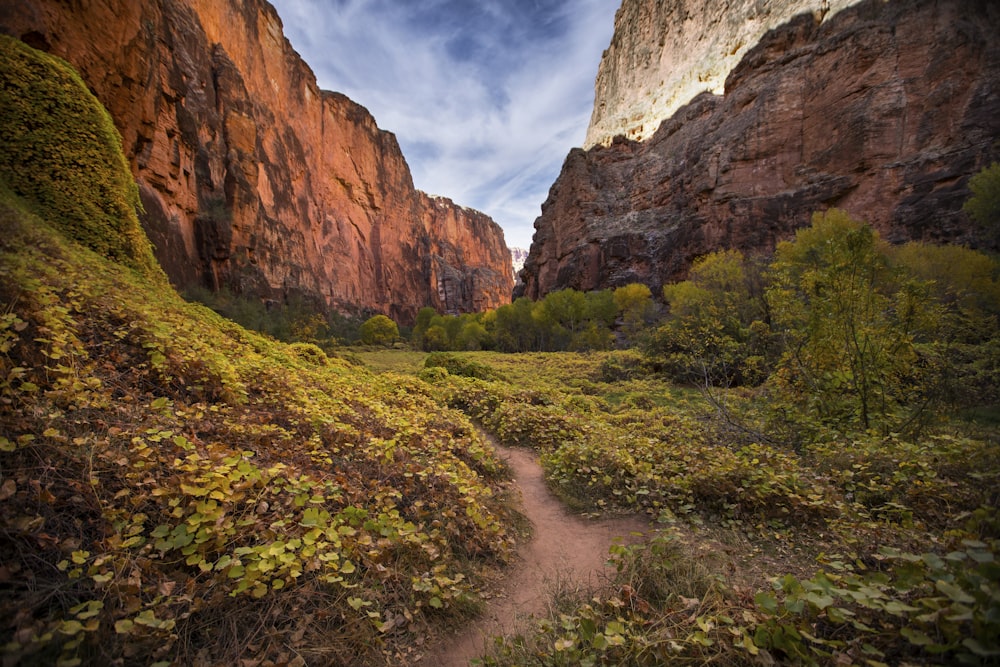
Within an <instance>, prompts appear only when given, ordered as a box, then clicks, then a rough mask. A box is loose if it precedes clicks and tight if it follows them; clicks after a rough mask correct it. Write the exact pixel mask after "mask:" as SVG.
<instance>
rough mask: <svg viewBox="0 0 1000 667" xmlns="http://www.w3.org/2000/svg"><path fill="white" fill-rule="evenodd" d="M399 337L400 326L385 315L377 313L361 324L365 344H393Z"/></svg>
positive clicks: (362, 339)
mask: <svg viewBox="0 0 1000 667" xmlns="http://www.w3.org/2000/svg"><path fill="white" fill-rule="evenodd" d="M398 338H399V327H398V326H396V323H395V322H393V321H392V320H391V319H389V318H388V317H386V316H385V315H375V316H374V317H371V318H369V319H368V320H366V321H365V323H364V324H362V325H361V342H362V343H364V344H365V345H391V344H393V343H394V342H396V340H397V339H398Z"/></svg>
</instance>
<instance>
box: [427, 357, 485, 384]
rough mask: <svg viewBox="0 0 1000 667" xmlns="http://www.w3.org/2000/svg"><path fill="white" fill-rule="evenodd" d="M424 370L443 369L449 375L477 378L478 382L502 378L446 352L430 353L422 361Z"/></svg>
mask: <svg viewBox="0 0 1000 667" xmlns="http://www.w3.org/2000/svg"><path fill="white" fill-rule="evenodd" d="M424 367H425V368H434V367H439V368H444V369H445V370H447V371H448V372H449V373H450V374H451V375H459V376H462V377H467V378H478V379H480V380H500V379H502V377H501V376H500V374H499V373H497V372H496V371H495V370H493V369H492V368H490V367H489V366H487V365H486V364H481V363H479V362H476V361H472V360H471V359H463V358H462V357H459V356H456V355H454V354H448V353H446V352H432V353H431V354H428V355H427V358H426V359H424Z"/></svg>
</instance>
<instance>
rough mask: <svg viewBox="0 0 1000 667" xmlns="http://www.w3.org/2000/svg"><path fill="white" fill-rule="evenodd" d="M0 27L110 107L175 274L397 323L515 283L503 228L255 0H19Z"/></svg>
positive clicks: (179, 280) (182, 280) (483, 302)
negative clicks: (315, 64) (413, 160)
mask: <svg viewBox="0 0 1000 667" xmlns="http://www.w3.org/2000/svg"><path fill="white" fill-rule="evenodd" d="M0 30H2V31H3V32H5V33H7V34H10V35H13V36H15V37H18V38H20V39H22V40H23V41H25V42H26V43H28V44H29V45H31V46H33V47H35V48H40V49H42V50H44V51H47V52H50V53H52V54H54V55H57V56H59V57H61V58H63V59H65V60H66V61H68V62H69V63H70V64H71V65H72V66H73V67H74V68H75V69H76V70H77V71H79V73H80V75H81V77H82V78H83V80H84V81H85V82H86V83H87V85H88V87H90V88H91V90H92V91H93V92H94V93H95V95H96V96H97V97H98V99H99V100H100V101H101V102H102V104H104V106H105V107H106V108H107V109H108V111H109V112H110V113H111V116H112V118H113V119H114V121H115V124H116V126H117V128H118V131H119V132H120V133H121V135H122V138H123V145H124V147H125V152H126V157H127V158H128V159H129V161H130V165H131V168H132V171H133V173H134V175H135V178H136V181H137V182H138V185H139V189H140V196H141V200H142V204H143V207H144V209H145V211H144V212H143V213H141V215H140V219H141V221H142V223H143V227H144V229H145V230H146V233H147V235H148V236H149V237H150V239H151V240H152V242H153V243H154V245H155V248H156V256H157V259H158V260H159V262H160V263H161V265H162V266H163V268H164V270H165V271H166V272H167V275H168V276H169V277H170V279H171V281H172V282H173V283H174V285H175V286H177V287H178V288H179V289H182V290H183V289H185V288H187V287H191V286H196V285H197V286H205V287H209V288H211V289H214V290H220V289H228V290H230V291H232V292H235V293H238V294H242V295H247V296H254V297H259V298H261V299H264V300H271V301H280V300H282V299H288V298H290V297H292V296H298V297H305V298H307V299H310V300H312V301H314V302H317V303H319V304H322V305H323V306H324V307H328V308H334V309H337V310H341V311H343V312H349V313H362V312H381V313H384V314H387V315H389V316H390V317H392V318H394V319H396V320H397V321H400V322H402V323H409V322H412V320H413V318H414V317H415V314H416V312H417V310H419V309H420V308H421V307H423V306H432V307H434V308H436V309H437V310H439V311H441V312H450V313H459V312H473V311H481V310H485V309H487V308H494V307H497V306H499V305H502V304H503V303H506V302H508V301H509V300H510V294H511V291H512V289H513V276H512V269H511V256H510V252H509V251H508V249H507V247H506V244H505V242H504V237H503V231H502V230H501V229H500V227H499V226H498V225H497V224H496V223H495V222H494V221H493V220H491V219H490V218H489V217H488V216H487V215H485V214H483V213H480V212H478V211H474V210H471V209H468V208H465V207H462V206H459V205H457V204H455V203H454V202H452V201H451V200H449V199H446V198H441V197H432V196H430V195H427V194H425V193H422V192H420V191H418V190H416V189H415V188H414V185H413V181H412V177H411V175H410V171H409V167H408V166H407V164H406V160H405V158H404V157H403V155H402V153H401V151H400V148H399V145H398V143H397V141H396V138H395V136H394V135H392V134H391V133H389V132H386V131H384V130H381V129H380V128H379V127H378V126H377V124H376V122H375V119H374V118H373V117H372V116H371V114H370V113H369V112H368V111H367V110H366V109H365V108H364V107H363V106H361V105H360V104H358V103H356V102H354V101H352V100H350V99H348V98H347V97H345V96H344V95H342V94H338V93H335V92H329V91H325V90H321V89H320V88H319V87H318V85H317V82H316V77H315V76H314V74H313V72H312V70H311V69H310V68H309V66H308V65H307V64H306V63H305V62H304V61H303V60H302V59H301V58H300V57H299V56H298V54H297V53H296V52H295V51H294V49H293V48H292V46H291V44H290V43H289V42H288V40H287V39H286V38H285V37H284V34H283V29H282V24H281V20H280V18H279V17H278V15H277V13H276V12H275V10H274V8H273V7H272V6H271V5H270V4H268V3H267V2H265V1H264V0H245V1H239V0H154V1H151V2H142V3H137V2H132V1H131V0H93V1H91V2H86V3H82V4H81V3H64V2H57V1H55V0H25V1H23V2H18V3H4V4H3V6H0Z"/></svg>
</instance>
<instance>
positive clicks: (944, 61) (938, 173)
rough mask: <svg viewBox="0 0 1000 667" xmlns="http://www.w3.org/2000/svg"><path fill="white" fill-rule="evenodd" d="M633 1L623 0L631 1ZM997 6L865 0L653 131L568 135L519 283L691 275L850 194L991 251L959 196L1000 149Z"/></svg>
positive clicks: (539, 287) (771, 44) (849, 202)
mask: <svg viewBox="0 0 1000 667" xmlns="http://www.w3.org/2000/svg"><path fill="white" fill-rule="evenodd" d="M630 1H631V0H626V4H629V2H630ZM998 35H1000V7H997V6H996V5H995V4H994V3H990V2H988V1H986V0H983V1H976V0H939V1H933V0H914V1H908V2H898V1H895V0H890V1H889V2H883V1H882V0H867V1H866V2H863V3H861V4H859V5H857V6H854V7H852V8H849V9H845V10H843V11H842V12H840V13H839V14H837V15H836V16H835V17H833V18H831V19H828V20H825V21H822V22H817V20H816V18H815V17H814V16H813V15H812V14H807V15H802V16H799V17H797V18H795V19H793V20H792V21H790V22H789V23H787V24H785V25H783V26H781V27H779V28H777V29H775V30H772V31H770V32H768V33H767V34H766V35H765V36H764V37H763V38H762V40H761V41H760V43H759V44H758V45H756V46H755V47H754V48H753V49H751V50H749V51H748V52H747V54H746V55H745V56H744V57H743V59H742V61H741V62H740V64H739V65H738V66H737V67H736V68H735V69H734V70H733V71H732V72H731V73H730V75H729V77H728V79H727V81H726V87H725V89H726V92H725V95H724V96H721V97H720V96H715V95H711V94H708V93H705V94H702V95H700V96H698V97H696V98H695V99H694V100H693V101H692V102H691V103H689V104H687V105H685V106H683V107H682V108H680V109H679V110H678V111H677V113H676V114H674V115H673V116H672V117H671V118H669V119H667V120H665V121H663V122H662V124H661V125H660V126H659V129H658V130H657V131H656V133H655V134H654V135H653V136H652V137H651V138H650V139H648V140H647V141H645V142H634V141H630V140H628V139H626V138H624V137H618V138H617V139H615V140H614V141H613V142H612V143H611V145H609V146H607V147H602V146H597V147H594V148H591V149H590V150H589V151H584V150H579V149H577V150H574V151H573V152H571V153H570V155H569V156H568V157H567V159H566V162H565V164H564V166H563V170H562V173H561V175H560V176H559V178H558V180H557V181H556V183H555V184H554V185H553V186H552V189H551V191H550V193H549V198H548V200H547V201H546V202H545V204H543V206H542V215H541V216H540V217H539V218H538V219H537V220H536V222H535V229H536V232H535V237H534V240H533V243H532V247H531V253H530V256H529V258H528V261H527V263H526V266H525V269H524V271H523V272H522V274H521V276H522V278H523V280H524V282H525V285H524V288H523V293H524V294H526V295H527V296H530V297H532V298H538V297H539V296H542V295H544V294H546V293H548V292H550V291H553V290H556V289H562V288H566V287H573V288H576V289H583V290H589V289H597V288H605V287H614V286H618V285H622V284H626V283H629V282H635V281H641V282H645V283H647V284H649V285H650V286H652V287H653V288H654V289H658V288H659V286H660V285H662V284H663V283H665V282H669V281H671V280H676V279H679V278H682V277H683V276H684V275H685V273H686V270H687V268H688V267H689V266H690V263H691V262H692V260H693V259H695V258H696V257H698V256H700V255H703V254H705V253H708V252H711V251H713V250H718V249H721V248H740V249H742V250H744V251H748V252H754V251H763V252H769V251H770V250H771V249H773V247H774V244H775V243H776V242H777V241H778V240H781V239H784V238H788V237H790V236H791V234H792V233H793V231H794V229H796V228H798V227H801V226H803V225H807V224H808V223H809V219H810V216H811V214H812V212H814V211H816V210H821V209H825V208H829V207H839V208H843V209H846V210H847V211H848V212H849V213H851V214H852V215H853V216H855V217H857V218H858V219H862V220H866V221H868V222H869V223H871V224H872V225H873V226H875V227H876V228H877V229H878V230H879V231H880V233H881V234H882V235H883V237H885V238H887V239H888V240H890V241H892V242H903V241H906V240H910V239H917V240H928V241H938V242H961V243H967V244H970V245H973V246H978V247H987V248H993V249H995V248H996V247H997V243H998V240H997V239H989V238H984V237H983V236H982V235H981V234H980V233H979V232H978V230H977V229H976V228H975V226H974V225H973V224H972V223H971V222H970V221H969V219H968V218H967V216H966V215H965V213H963V212H962V210H961V206H962V204H963V203H964V201H965V200H966V199H967V198H968V197H969V196H970V192H969V190H968V189H967V186H966V184H967V182H968V178H969V176H970V175H972V174H974V173H975V172H976V171H978V170H979V169H980V168H982V167H983V166H985V165H986V164H989V163H990V162H991V161H993V160H996V159H998V158H1000V143H998V138H1000V47H998Z"/></svg>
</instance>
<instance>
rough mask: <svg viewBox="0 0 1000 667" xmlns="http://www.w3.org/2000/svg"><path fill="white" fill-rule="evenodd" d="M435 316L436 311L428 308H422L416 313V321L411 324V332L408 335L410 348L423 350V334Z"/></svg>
mask: <svg viewBox="0 0 1000 667" xmlns="http://www.w3.org/2000/svg"><path fill="white" fill-rule="evenodd" d="M435 315H437V311H436V310H434V309H433V308H431V307H430V306H424V307H423V308H421V309H420V310H419V311H417V320H416V322H414V323H413V331H412V332H411V333H410V346H411V347H413V348H414V349H417V350H422V349H424V333H425V332H426V331H427V329H428V328H430V326H431V320H432V319H433V318H434V316H435Z"/></svg>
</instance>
